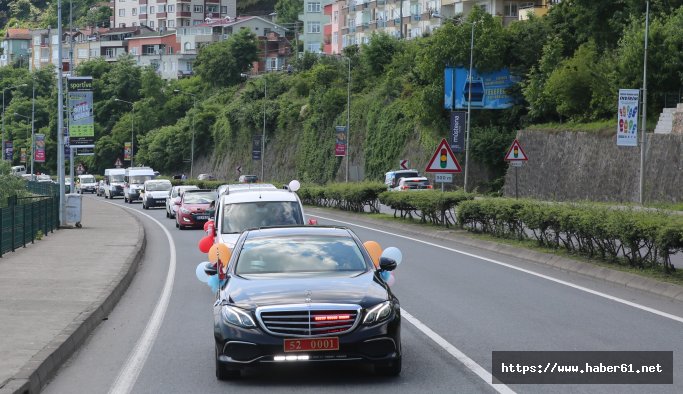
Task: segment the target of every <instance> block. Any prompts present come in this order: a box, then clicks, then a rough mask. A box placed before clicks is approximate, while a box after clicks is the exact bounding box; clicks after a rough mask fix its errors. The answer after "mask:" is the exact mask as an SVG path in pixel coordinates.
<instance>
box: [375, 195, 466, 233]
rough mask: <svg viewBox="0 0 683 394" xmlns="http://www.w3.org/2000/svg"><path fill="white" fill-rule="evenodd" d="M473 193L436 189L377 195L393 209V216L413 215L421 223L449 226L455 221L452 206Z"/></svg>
mask: <svg viewBox="0 0 683 394" xmlns="http://www.w3.org/2000/svg"><path fill="white" fill-rule="evenodd" d="M473 198H474V194H471V193H465V192H464V191H453V192H445V193H444V192H440V191H436V190H420V191H415V192H397V191H385V192H383V193H382V194H380V195H379V201H380V202H381V203H382V204H384V205H387V206H389V207H391V208H392V209H393V210H394V217H396V216H397V214H398V215H400V217H401V218H406V217H410V218H412V217H413V215H415V216H417V217H418V218H420V221H421V222H422V223H427V222H429V223H432V224H438V225H445V226H446V227H449V226H450V225H453V224H454V223H455V216H454V214H453V212H454V208H455V207H456V206H458V205H459V204H460V203H461V202H463V201H467V200H471V199H473Z"/></svg>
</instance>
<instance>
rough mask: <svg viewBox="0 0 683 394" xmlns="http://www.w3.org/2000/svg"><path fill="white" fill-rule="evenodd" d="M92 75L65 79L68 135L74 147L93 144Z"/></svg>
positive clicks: (91, 145)
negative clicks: (67, 103) (67, 104)
mask: <svg viewBox="0 0 683 394" xmlns="http://www.w3.org/2000/svg"><path fill="white" fill-rule="evenodd" d="M92 86H93V85H92V77H71V78H68V79H67V92H68V93H67V95H68V102H69V107H68V111H69V137H70V144H71V146H73V147H74V148H78V147H93V146H94V145H95V124H94V116H93V92H92Z"/></svg>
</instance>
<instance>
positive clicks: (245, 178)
mask: <svg viewBox="0 0 683 394" xmlns="http://www.w3.org/2000/svg"><path fill="white" fill-rule="evenodd" d="M256 182H258V176H257V175H240V177H239V183H256Z"/></svg>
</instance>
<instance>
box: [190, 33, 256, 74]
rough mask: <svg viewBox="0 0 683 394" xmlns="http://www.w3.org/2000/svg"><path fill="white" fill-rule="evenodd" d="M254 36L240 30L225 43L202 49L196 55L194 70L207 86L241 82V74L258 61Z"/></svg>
mask: <svg viewBox="0 0 683 394" xmlns="http://www.w3.org/2000/svg"><path fill="white" fill-rule="evenodd" d="M257 52H258V46H257V43H256V36H255V35H254V33H252V32H250V31H248V30H247V29H244V30H240V31H239V32H238V33H235V34H233V35H231V36H230V38H228V39H227V40H225V41H221V42H217V43H214V44H211V45H207V46H205V47H203V48H202V49H201V50H200V51H199V54H198V55H197V60H196V61H195V63H194V70H195V72H196V73H197V75H198V76H199V77H200V78H201V79H202V80H203V81H204V82H206V83H207V84H209V85H211V86H214V87H220V86H230V85H236V84H238V83H240V82H242V76H241V74H242V73H243V72H245V71H247V70H248V69H249V67H250V66H251V64H252V62H254V61H256V60H258V55H257Z"/></svg>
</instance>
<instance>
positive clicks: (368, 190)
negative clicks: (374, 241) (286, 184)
mask: <svg viewBox="0 0 683 394" xmlns="http://www.w3.org/2000/svg"><path fill="white" fill-rule="evenodd" d="M386 189H387V186H386V185H385V184H383V183H380V182H353V183H331V184H328V185H326V186H315V185H303V186H302V187H301V189H300V190H299V192H298V194H299V197H300V198H301V201H303V203H304V204H310V205H318V206H323V207H332V208H337V209H342V210H345V211H353V212H365V211H366V208H367V210H369V211H370V212H375V213H376V212H379V203H378V196H379V194H380V193H382V192H383V191H385V190H386Z"/></svg>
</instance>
